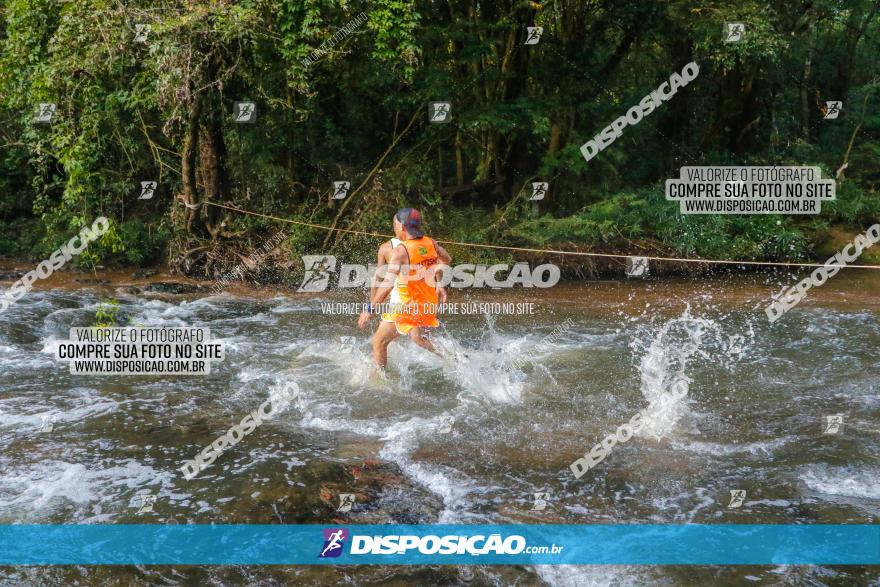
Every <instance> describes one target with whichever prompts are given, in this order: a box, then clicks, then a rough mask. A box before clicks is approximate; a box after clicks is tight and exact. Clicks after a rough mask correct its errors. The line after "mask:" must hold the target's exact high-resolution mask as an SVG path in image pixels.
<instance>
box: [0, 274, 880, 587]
mask: <svg viewBox="0 0 880 587" xmlns="http://www.w3.org/2000/svg"><path fill="white" fill-rule="evenodd" d="M6 269H7V270H10V271H11V270H12V269H14V268H10V267H6ZM18 269H19V271H21V272H22V273H23V272H24V271H27V270H29V269H30V268H29V267H27V266H26V265H22V266H21V267H19V268H18ZM12 272H13V273H14V271H12ZM801 275H802V274H801V273H792V272H779V273H773V274H748V275H740V274H733V273H731V274H716V275H714V276H711V277H703V278H693V279H684V278H665V277H664V278H659V277H649V278H648V279H645V280H624V279H621V280H610V279H609V280H605V281H600V282H578V283H563V284H560V285H558V286H556V287H553V288H550V289H542V290H537V289H516V290H511V291H490V290H480V291H476V290H453V291H452V294H451V300H450V301H458V302H468V303H486V302H498V303H508V304H512V305H513V306H514V307H516V304H518V303H520V304H525V303H533V304H534V313H533V314H520V315H510V314H501V315H496V316H481V315H450V316H446V317H444V319H443V322H444V327H443V329H442V330H441V331H440V332H439V333H438V334H437V335H436V337H437V339H438V341H439V344H442V345H443V347H444V348H445V349H446V350H447V353H448V354H449V355H451V356H454V357H457V360H449V359H447V360H443V359H440V358H436V357H433V356H431V355H428V354H427V353H423V352H421V351H420V350H419V349H415V348H413V347H412V346H411V345H410V344H409V343H408V342H395V343H393V344H392V348H391V353H390V369H389V380H388V381H382V380H377V379H376V378H375V377H373V376H372V375H371V373H370V371H371V370H370V359H369V344H368V338H367V335H366V334H365V333H363V332H360V331H358V330H357V328H356V326H355V321H356V316H346V315H331V314H325V313H323V312H322V303H324V304H327V303H331V302H344V301H349V302H358V301H361V299H362V297H363V295H364V294H363V292H361V291H330V292H325V293H321V294H303V293H297V292H295V291H292V290H290V289H286V288H273V287H263V288H251V287H249V286H247V285H244V284H242V285H235V286H233V287H228V288H226V289H225V291H224V292H223V293H222V294H220V295H212V294H211V292H210V291H208V290H207V287H208V286H210V285H211V284H210V283H206V282H197V281H195V280H189V279H181V278H179V277H175V276H170V275H168V274H167V273H164V272H162V271H159V272H158V273H157V274H155V275H150V276H143V275H141V276H139V278H135V277H133V272H132V271H131V270H128V271H114V272H101V271H99V272H97V273H89V274H77V273H68V272H64V273H58V274H55V275H53V276H52V277H51V278H50V279H49V280H46V281H45V282H38V284H37V287H36V288H35V290H34V291H32V292H30V293H29V294H28V295H27V296H25V297H24V298H23V299H22V300H20V301H19V302H18V303H16V304H15V305H13V306H12V307H10V308H9V309H8V310H7V311H6V312H4V313H2V314H0V365H2V380H0V523H4V524H11V523H178V524H184V523H202V524H205V523H284V524H295V523H331V522H332V523H345V522H350V523H434V522H444V523H457V522H460V523H526V522H527V523H686V522H694V523H877V522H878V517H880V459H878V457H880V384H878V373H880V354H878V352H877V349H878V347H880V296H878V292H880V272H876V271H866V270H845V271H842V272H841V273H840V274H838V275H837V276H835V277H833V278H832V279H830V280H829V281H828V282H827V283H826V284H825V285H823V286H822V287H820V288H818V289H814V290H811V291H810V293H809V295H808V297H807V299H805V300H804V301H803V302H802V303H801V304H800V305H798V306H797V307H796V308H794V309H793V310H791V311H790V312H789V313H787V314H786V315H785V316H783V317H782V318H781V319H780V320H779V321H778V322H776V323H774V324H770V323H769V322H768V320H767V318H766V316H765V315H764V311H763V308H764V306H766V304H767V303H768V302H769V301H770V296H771V295H772V294H774V293H776V292H778V291H779V290H780V289H781V287H782V286H783V285H786V284H793V283H795V282H796V281H797V279H798V277H799V276H801ZM7 277H8V275H7ZM172 282H173V283H177V284H183V285H185V286H188V287H189V288H191V289H187V288H184V289H183V291H184V292H185V293H167V292H169V291H181V290H180V288H167V287H164V286H157V285H156V284H164V283H172ZM9 284H10V282H9V281H6V282H3V287H8V286H9ZM200 286H201V287H202V288H203V289H201V290H199V289H198V288H199V287H200ZM151 290H155V291H151ZM110 297H112V298H115V299H116V300H118V301H119V303H120V315H121V316H123V317H124V318H125V319H127V320H129V321H130V322H131V323H132V324H142V325H145V326H168V327H171V326H203V327H208V328H210V329H211V332H212V335H213V336H214V337H215V338H219V339H220V340H222V341H223V342H224V344H225V346H226V348H227V358H226V360H225V361H224V362H223V363H220V364H217V365H216V368H215V369H214V370H213V371H212V373H211V374H210V375H207V376H202V377H195V376H190V377H183V376H175V377H172V376H165V377H159V376H152V377H150V376H114V377H98V376H83V375H79V376H76V375H71V374H70V373H69V372H68V370H67V366H66V364H62V363H59V362H57V361H55V359H54V348H55V346H56V345H57V344H58V341H60V340H64V339H66V338H67V337H68V334H67V333H68V330H69V329H70V328H71V327H74V326H88V325H90V324H92V323H93V322H94V320H95V312H96V310H97V308H98V305H99V304H100V302H101V301H102V300H104V299H107V298H110ZM566 325H568V326H566ZM678 371H683V372H684V373H686V374H687V375H688V377H690V378H692V380H693V381H692V383H691V385H690V392H689V394H688V396H687V398H686V400H685V401H683V402H682V403H681V404H680V405H677V406H676V409H674V410H672V412H671V413H670V414H669V415H668V418H666V419H665V420H664V421H662V422H659V423H658V424H657V426H656V427H654V428H652V429H651V430H650V434H648V433H646V434H644V435H641V436H637V437H635V438H633V439H631V440H630V441H629V442H627V443H626V444H623V445H619V446H618V447H615V449H614V451H613V452H612V453H611V454H609V455H608V456H607V457H606V458H605V460H604V461H603V462H602V463H600V464H599V465H598V466H597V467H596V468H594V469H592V470H591V471H589V472H588V473H587V474H586V475H584V476H583V477H581V478H580V479H575V478H574V476H573V475H572V473H571V471H570V470H569V467H568V465H569V464H570V463H571V462H572V461H573V460H574V459H576V458H578V457H579V456H582V455H583V454H584V452H586V451H588V450H589V449H590V448H591V447H592V446H593V445H594V444H596V443H597V442H599V441H600V440H601V439H602V437H604V436H605V435H607V434H608V433H610V432H612V431H613V430H614V429H615V428H616V427H617V426H618V425H619V424H622V423H624V422H626V421H627V420H629V418H630V417H631V416H632V415H633V414H634V413H636V412H637V411H638V410H640V409H641V408H643V407H645V406H646V405H647V404H648V402H649V401H651V400H652V399H654V398H656V397H658V396H659V395H660V394H663V393H665V392H666V391H668V386H669V384H670V381H671V377H672V375H673V374H674V373H675V372H678ZM290 381H293V382H295V383H296V384H297V387H298V391H297V393H296V395H295V397H293V398H292V401H291V404H290V407H289V409H288V410H287V411H286V412H285V413H284V414H283V415H282V416H280V417H279V418H277V419H276V420H275V421H272V422H267V423H265V424H264V425H262V426H260V427H259V428H257V429H256V430H255V431H254V432H253V433H252V434H250V435H249V436H247V437H246V438H245V439H244V440H242V441H241V442H240V443H239V444H238V445H236V446H235V447H234V448H233V449H230V450H228V451H226V452H225V453H224V454H223V455H222V456H221V457H220V458H218V460H217V461H216V462H215V463H214V464H213V465H211V466H210V467H209V468H208V469H206V470H205V471H204V472H203V473H202V474H200V475H199V476H198V477H197V478H195V479H191V480H189V481H187V480H185V479H184V478H183V477H182V476H181V474H180V473H179V471H178V467H179V466H180V464H181V463H182V462H183V461H184V460H185V459H189V458H191V457H192V455H193V454H194V453H196V452H198V451H199V450H201V448H202V447H203V446H205V445H206V444H208V443H210V442H211V441H213V439H215V438H216V437H217V436H219V435H220V434H222V433H223V432H225V431H226V430H227V429H228V428H229V427H230V426H231V425H232V424H234V423H237V422H238V421H239V420H241V418H242V417H243V416H244V415H245V414H247V413H249V412H250V411H252V410H253V409H255V408H256V407H257V406H258V405H259V404H260V403H261V402H263V401H265V399H266V398H267V397H269V395H270V394H271V393H273V391H276V392H277V390H279V389H284V388H285V384H286V383H288V382H290ZM836 414H842V415H843V416H844V428H843V431H842V432H841V433H840V434H836V435H830V434H825V433H824V424H825V422H826V418H827V416H829V415H836ZM47 422H51V424H52V426H51V430H47V426H46V423H47ZM732 489H745V490H746V491H747V497H746V498H745V500H744V504H743V506H742V507H740V508H735V509H734V508H729V507H727V506H728V502H729V499H730V494H729V492H730V490H732ZM536 492H546V493H549V495H550V497H549V505H548V507H547V508H546V509H545V510H543V511H534V510H533V509H532V506H533V502H534V493H536ZM340 493H354V494H355V495H356V497H357V505H356V506H355V508H354V509H353V510H352V511H351V512H349V513H339V512H337V511H336V509H337V506H338V495H339V494H340ZM141 495H150V496H155V503H154V506H153V511H152V512H147V513H141V514H139V513H138V504H139V503H140V501H139V500H141V499H142V498H141V497H139V496H141ZM0 580H2V582H3V583H4V584H9V585H20V584H29V585H45V584H57V585H61V584H71V583H77V584H83V585H103V584H125V585H128V584H163V585H202V584H217V585H221V584H222V585H239V584H241V585H244V584H247V585H250V584H265V585H276V584H277V585H282V584H297V585H299V584H316V585H322V584H326V585H330V584H338V583H340V582H347V583H350V584H355V585H368V584H379V583H383V584H384V583H387V584H392V585H447V584H469V585H508V584H519V585H642V584H646V583H651V584H654V583H656V584H666V585H692V584H722V585H726V584H729V585H734V584H737V585H738V584H743V583H749V584H758V585H799V584H812V585H853V584H855V585H869V584H876V582H877V581H880V569H877V568H876V567H874V568H871V567H820V566H811V567H788V566H780V567H770V566H767V567H764V566H762V567H643V566H614V567H597V566H594V567H589V566H571V567H569V566H563V567H552V566H543V567H517V566H512V567H489V566H480V567H471V568H464V567H429V568H420V567H357V568H353V567H320V568H307V567H213V568H212V567H58V568H49V569H37V568H10V567H5V568H2V569H0Z"/></svg>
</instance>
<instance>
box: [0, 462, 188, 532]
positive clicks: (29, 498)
mask: <svg viewBox="0 0 880 587" xmlns="http://www.w3.org/2000/svg"><path fill="white" fill-rule="evenodd" d="M172 477H173V475H172V473H171V472H169V471H161V470H155V469H153V468H152V467H149V466H147V465H144V464H142V463H139V462H137V461H134V460H131V459H124V460H119V461H116V462H115V463H113V464H112V465H107V464H106V463H103V462H102V463H101V464H100V465H94V466H93V465H89V466H86V465H84V464H82V463H74V462H68V461H64V460H56V459H45V460H40V461H37V462H35V463H33V464H31V465H29V466H19V467H9V466H4V467H3V470H2V472H0V512H2V515H0V520H2V522H3V523H19V522H33V521H42V520H50V519H52V518H53V516H54V515H56V514H57V513H58V512H59V510H69V508H71V507H73V508H74V509H75V510H76V514H75V515H72V516H71V515H70V514H69V513H66V514H65V515H66V516H67V519H76V520H77V522H79V523H89V521H90V516H102V519H106V518H107V516H108V515H109V516H110V517H117V516H119V515H130V514H131V513H132V512H131V511H130V509H129V506H128V504H129V501H130V496H129V494H133V493H134V492H136V491H138V490H140V491H143V490H144V489H147V488H151V487H152V490H153V491H157V492H160V493H162V492H161V491H160V490H161V489H162V487H163V485H166V484H170V483H171V481H172ZM164 495H165V496H166V497H167V496H168V495H171V493H170V491H167V492H164Z"/></svg>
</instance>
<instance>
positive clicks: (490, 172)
mask: <svg viewBox="0 0 880 587" xmlns="http://www.w3.org/2000/svg"><path fill="white" fill-rule="evenodd" d="M2 1H3V4H2V8H0V10H2V21H0V119H2V126H0V254H5V255H16V256H23V255H27V256H34V257H41V256H43V255H45V254H47V253H48V252H50V251H52V250H53V249H54V248H55V247H57V246H58V245H59V244H60V243H61V242H62V241H66V240H67V239H69V238H70V236H71V235H72V234H73V233H74V232H76V231H78V230H79V228H80V227H81V226H82V225H83V224H87V223H91V221H92V220H93V219H94V217H96V216H98V215H101V214H103V215H104V216H106V217H108V218H109V219H111V221H112V228H111V230H110V231H109V232H108V233H107V234H106V235H104V237H103V238H102V239H101V240H100V242H99V243H95V244H93V245H92V246H90V248H89V249H88V253H87V254H86V255H83V256H81V257H80V258H79V262H80V263H86V264H94V263H99V262H100V263H125V264H135V265H139V264H148V263H154V262H157V261H162V260H167V261H170V262H171V263H172V265H173V266H174V267H177V268H179V269H181V270H184V271H186V272H189V273H192V274H202V275H214V276H216V275H217V274H218V273H219V272H221V271H223V270H226V269H228V268H229V266H230V264H232V263H237V262H239V260H240V257H238V256H237V255H236V253H240V254H243V255H247V254H248V252H249V251H251V250H253V249H255V248H257V247H258V246H259V245H260V243H261V242H262V241H263V240H265V239H266V238H268V236H269V235H270V234H272V233H275V232H276V231H277V229H278V227H279V225H278V224H277V223H273V222H272V221H269V220H265V219H260V218H257V217H253V216H244V215H241V214H238V213H233V212H228V211H226V210H223V209H220V208H217V207H213V206H207V205H205V203H207V202H219V203H226V204H232V205H235V206H240V207H242V208H246V209H249V210H254V211H258V212H261V213H265V214H271V215H276V216H281V217H284V218H291V219H296V220H303V221H307V222H312V223H316V224H322V225H332V226H335V227H345V228H352V229H356V230H367V231H378V232H383V233H387V232H389V219H390V216H391V214H392V213H393V211H394V210H395V209H396V208H398V207H400V206H404V205H412V206H416V207H419V208H421V209H422V211H423V213H424V214H425V216H426V218H427V220H428V225H429V229H430V231H431V233H433V234H435V235H436V236H437V237H438V238H447V239H454V240H463V241H469V242H479V243H482V242H491V243H498V244H505V243H506V244H514V245H519V246H536V247H546V246H550V245H553V246H557V247H560V246H567V247H576V248H579V249H581V250H583V249H586V248H589V247H594V248H597V249H599V250H604V251H608V250H615V251H639V250H646V249H647V250H651V251H665V252H672V253H676V254H679V255H698V256H704V257H719V258H740V259H799V258H807V257H815V256H817V255H818V254H819V252H820V249H821V248H822V246H823V243H827V241H828V239H829V236H831V235H833V234H835V231H837V232H841V231H842V232H846V231H847V230H855V229H857V228H862V227H864V226H866V225H867V223H870V222H871V221H872V220H874V219H876V218H877V217H878V216H880V198H878V195H877V189H878V182H880V91H878V87H880V77H878V73H880V72H878V62H880V60H878V56H880V41H878V38H880V7H878V3H877V2H875V1H874V0H775V1H773V0H764V1H758V0H737V1H732V0H731V1H711V0H708V1H697V0H689V1H685V0H668V1H662V2H661V1H652V0H555V1H547V2H543V3H538V2H532V1H529V0H501V1H498V2H476V1H466V0H449V1H447V2H435V1H424V0H371V1H369V2H367V1H356V0H298V1H283V0H240V1H232V0H226V1H224V0H214V1H211V0H185V1H184V0H180V1H176V2H172V1H163V0H157V1H155V2H125V3H123V2H119V1H116V0H77V1H58V0H2ZM361 13H363V15H364V16H365V17H366V18H365V19H364V18H363V17H359V15H361ZM731 21H733V22H743V23H745V25H746V32H745V36H744V37H743V39H742V40H741V41H740V42H738V43H728V42H724V35H725V29H724V27H725V22H731ZM143 24H148V25H149V26H150V28H149V30H148V31H147V33H146V37H147V38H146V41H145V42H141V41H139V40H137V38H136V37H137V35H138V32H139V31H140V33H141V34H143V32H144V29H142V28H141V27H138V25H143ZM530 26H541V27H544V32H543V35H542V37H541V39H540V42H539V43H537V44H534V45H526V44H525V40H526V35H527V28H526V27H530ZM690 61H696V62H697V63H698V64H699V66H700V75H699V77H698V78H697V79H696V80H694V81H693V82H692V83H690V84H689V85H688V86H687V87H686V88H684V89H682V90H680V91H679V93H678V94H677V95H676V96H675V97H674V98H673V99H672V100H670V101H669V102H667V103H665V104H664V105H663V106H661V107H659V108H658V109H657V110H656V111H655V112H654V113H652V114H651V115H650V116H649V117H646V118H645V119H644V120H643V121H642V122H641V123H640V124H638V125H637V126H634V127H628V128H627V129H626V130H625V133H624V135H623V136H621V137H620V138H619V139H618V140H617V141H616V142H615V143H614V144H613V145H611V146H610V147H609V148H607V149H606V150H605V151H603V152H602V153H601V154H600V155H598V156H597V157H596V158H594V159H592V160H591V161H589V162H587V161H585V159H584V157H583V156H582V154H581V153H580V151H579V147H580V145H581V144H583V143H584V142H585V141H586V140H588V139H590V138H592V136H593V135H594V134H596V133H597V132H599V131H600V130H601V129H602V128H603V127H605V126H606V125H608V124H609V123H610V122H611V121H612V120H614V119H615V118H617V117H618V116H620V115H622V114H624V113H625V111H626V110H627V109H628V108H629V107H630V106H632V105H635V104H638V102H639V100H640V99H641V98H642V97H643V96H645V95H646V94H647V93H649V92H650V91H651V90H652V89H654V88H656V87H657V85H658V84H659V83H660V82H661V81H663V80H665V79H668V77H669V75H670V74H671V73H672V72H677V71H681V69H682V67H683V66H684V65H685V64H686V63H688V62H690ZM826 100H842V101H843V104H844V106H843V111H842V114H841V115H840V117H839V118H838V119H836V120H824V119H823V111H822V109H823V107H824V103H825V101H826ZM239 101H252V102H254V103H256V105H257V117H256V121H255V122H253V123H250V124H246V123H237V122H235V120H234V117H233V112H234V111H235V110H234V108H235V106H234V104H235V102H239ZM429 101H448V102H451V104H452V116H451V121H450V122H449V123H446V124H431V123H429V121H428V108H427V104H428V102H429ZM40 103H55V104H57V111H56V113H55V115H54V117H53V119H52V122H51V123H49V124H40V123H38V122H36V116H37V113H38V108H39V104H40ZM844 163H846V164H847V166H846V168H845V170H844V171H843V172H841V173H840V174H839V176H838V199H837V201H836V202H834V203H831V204H826V205H824V206H823V210H822V214H821V215H818V216H682V215H681V214H680V213H679V212H678V206H677V205H676V204H674V203H671V202H667V201H665V200H664V197H663V180H664V179H667V178H672V177H677V176H678V169H679V168H680V167H681V166H682V165H710V164H727V165H773V164H776V165H818V166H821V167H822V169H823V176H824V177H834V175H835V172H836V170H838V169H839V168H840V167H841V166H842V165H843V164H844ZM147 180H154V181H157V182H158V187H157V190H156V195H155V196H154V197H153V198H152V199H138V196H139V195H140V189H141V182H142V181H147ZM339 180H347V181H350V182H351V189H350V191H349V193H348V195H347V197H346V198H345V199H342V200H335V199H332V195H333V193H334V186H333V182H334V181H339ZM533 181H548V182H549V183H550V190H549V193H548V196H547V197H546V198H545V199H544V200H543V201H541V202H539V203H535V202H529V201H527V200H528V196H529V195H530V190H531V182H533ZM377 244H378V242H377V240H376V239H374V238H370V237H364V236H357V235H350V234H346V233H338V232H336V233H332V232H327V231H323V230H319V229H313V228H307V227H298V226H290V236H289V237H288V238H287V240H286V241H285V243H284V246H285V256H286V257H287V258H289V259H291V260H293V261H294V262H295V261H296V260H297V259H298V255H299V254H301V253H304V252H305V253H312V254H314V253H316V252H328V253H329V252H336V253H338V254H343V255H347V258H349V259H351V260H355V259H366V258H367V257H368V256H372V253H368V251H370V250H373V249H374V248H375V246H376V245H377ZM453 253H454V254H455V255H456V256H457V257H458V258H459V259H462V258H466V257H470V258H472V259H473V258H474V257H475V256H476V255H480V254H484V255H493V256H501V257H503V256H504V255H503V254H502V253H491V252H486V251H480V250H477V249H464V248H457V249H456V250H453ZM578 262H580V261H578ZM291 267H294V265H291Z"/></svg>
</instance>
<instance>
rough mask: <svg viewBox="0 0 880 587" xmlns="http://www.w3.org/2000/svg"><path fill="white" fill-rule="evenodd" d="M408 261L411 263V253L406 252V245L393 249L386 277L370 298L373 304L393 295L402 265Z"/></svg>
mask: <svg viewBox="0 0 880 587" xmlns="http://www.w3.org/2000/svg"><path fill="white" fill-rule="evenodd" d="M407 263H409V254H408V253H407V252H406V248H405V247H397V248H396V249H394V250H393V251H391V258H390V259H389V260H388V270H387V271H386V272H385V278H384V279H383V280H382V282H381V283H380V284H379V285H378V287H376V288H375V291H374V292H373V295H372V299H370V303H371V304H381V303H382V302H384V301H385V300H386V299H388V296H389V295H391V290H392V289H394V286H395V281H397V275H398V274H399V273H400V269H401V267H402V266H404V265H406V264H407Z"/></svg>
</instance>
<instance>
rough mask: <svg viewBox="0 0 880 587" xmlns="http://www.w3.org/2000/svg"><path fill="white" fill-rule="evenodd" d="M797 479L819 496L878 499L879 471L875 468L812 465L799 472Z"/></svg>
mask: <svg viewBox="0 0 880 587" xmlns="http://www.w3.org/2000/svg"><path fill="white" fill-rule="evenodd" d="M798 479H800V480H801V481H803V482H804V483H805V484H806V486H807V487H809V488H810V489H812V490H813V491H815V492H817V493H818V494H820V495H832V496H838V497H854V498H863V499H880V483H878V479H880V469H877V468H871V469H856V468H855V467H852V466H847V467H830V466H827V465H812V466H809V467H805V468H804V469H803V470H801V471H800V473H799V474H798Z"/></svg>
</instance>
